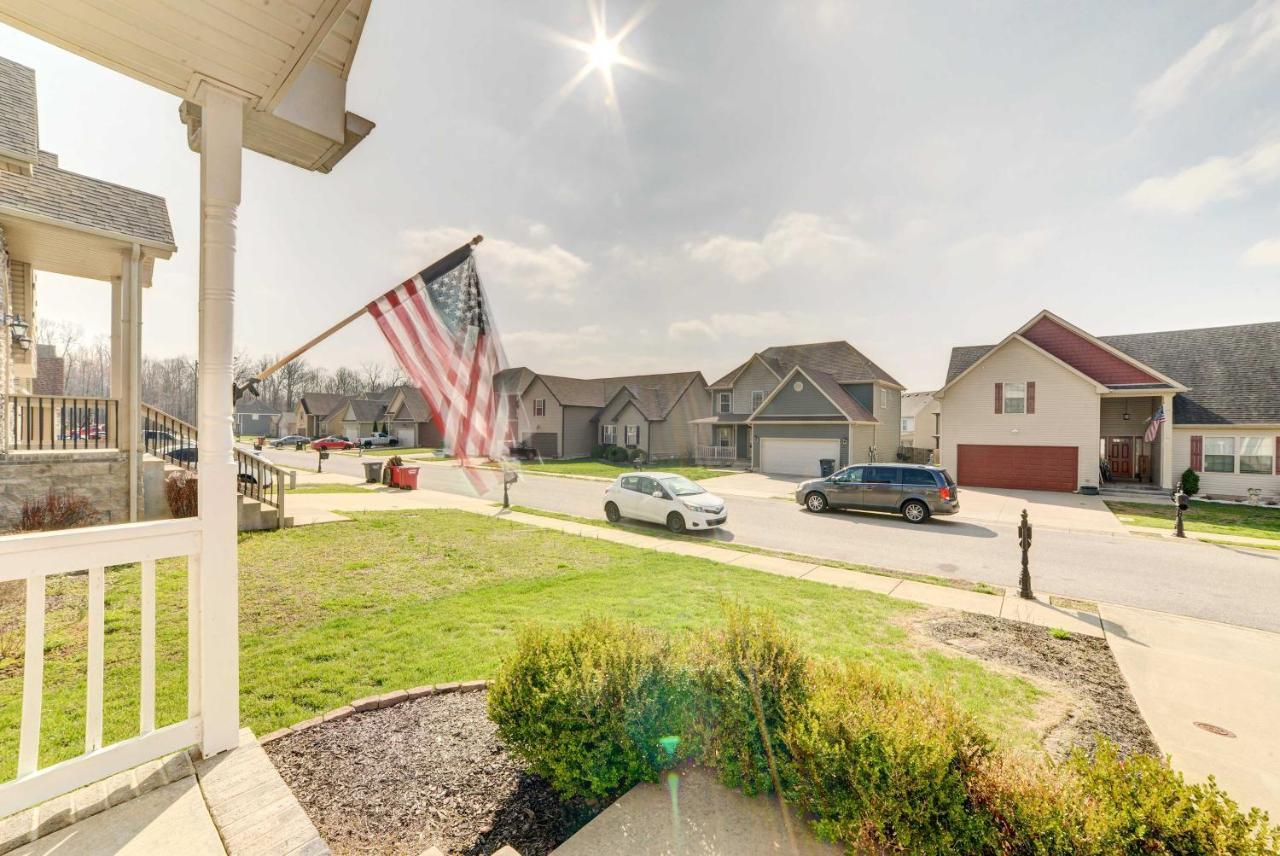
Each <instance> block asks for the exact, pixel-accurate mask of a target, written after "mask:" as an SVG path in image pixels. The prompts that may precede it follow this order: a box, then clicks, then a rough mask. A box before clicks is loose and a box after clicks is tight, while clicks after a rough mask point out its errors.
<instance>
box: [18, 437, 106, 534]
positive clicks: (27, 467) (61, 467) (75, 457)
mask: <svg viewBox="0 0 1280 856" xmlns="http://www.w3.org/2000/svg"><path fill="white" fill-rule="evenodd" d="M128 484H129V459H128V455H127V454H125V453H123V452H117V451H105V450H104V451H83V452H30V453H24V452H9V453H7V454H0V532H4V531H6V530H8V529H10V528H12V527H14V526H16V525H17V523H18V521H19V519H20V518H21V516H22V504H23V503H24V502H27V501H30V500H38V499H42V498H43V497H44V496H45V495H46V494H47V493H48V492H49V491H50V490H53V491H54V492H55V493H62V494H72V495H76V496H84V497H88V499H89V502H90V503H92V504H93V507H94V509H95V510H96V511H97V512H98V514H99V515H100V519H99V520H98V523H99V524H107V523H127V522H128V520H129V491H128V489H127V488H128Z"/></svg>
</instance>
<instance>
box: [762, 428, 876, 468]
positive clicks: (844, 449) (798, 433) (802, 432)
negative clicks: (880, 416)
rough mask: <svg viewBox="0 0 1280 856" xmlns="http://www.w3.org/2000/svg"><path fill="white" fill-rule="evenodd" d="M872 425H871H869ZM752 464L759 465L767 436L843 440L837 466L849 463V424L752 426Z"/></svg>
mask: <svg viewBox="0 0 1280 856" xmlns="http://www.w3.org/2000/svg"><path fill="white" fill-rule="evenodd" d="M859 427H861V426H859ZM867 427H870V426H867ZM752 428H753V431H754V434H755V436H754V438H753V440H752V458H751V460H752V464H753V466H758V463H757V462H758V461H759V460H760V440H761V439H763V438H765V437H790V438H799V439H806V440H807V439H814V440H818V439H822V440H841V441H843V442H841V443H840V460H839V461H837V462H836V466H837V467H844V466H848V464H849V426H848V425H770V424H767V423H763V424H758V425H754V426H752Z"/></svg>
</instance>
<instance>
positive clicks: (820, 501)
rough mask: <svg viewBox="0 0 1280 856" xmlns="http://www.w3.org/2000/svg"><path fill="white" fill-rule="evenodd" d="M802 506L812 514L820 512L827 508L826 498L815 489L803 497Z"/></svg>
mask: <svg viewBox="0 0 1280 856" xmlns="http://www.w3.org/2000/svg"><path fill="white" fill-rule="evenodd" d="M804 507H805V508H807V509H809V510H810V511H812V512H813V513H814V514H821V513H822V512H824V511H826V510H827V498H826V497H825V496H823V495H822V494H820V493H818V492H817V491H816V490H815V491H814V492H813V493H811V494H809V495H808V496H806V497H805V498H804Z"/></svg>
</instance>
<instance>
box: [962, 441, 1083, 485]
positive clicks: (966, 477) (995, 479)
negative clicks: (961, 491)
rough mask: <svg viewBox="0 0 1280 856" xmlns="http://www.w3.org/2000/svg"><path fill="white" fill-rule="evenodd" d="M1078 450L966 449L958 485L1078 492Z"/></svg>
mask: <svg viewBox="0 0 1280 856" xmlns="http://www.w3.org/2000/svg"><path fill="white" fill-rule="evenodd" d="M1079 451H1080V450H1079V449H1077V448H1076V447H1075V446H965V445H961V446H960V447H959V449H958V450H957V453H956V457H957V459H958V460H957V461H956V470H957V472H956V481H958V482H959V483H960V484H961V485H965V486H967V487H1008V488H1024V489H1028V490H1065V491H1073V490H1075V489H1076V487H1077V485H1076V478H1077V468H1076V456H1077V455H1078V454H1079Z"/></svg>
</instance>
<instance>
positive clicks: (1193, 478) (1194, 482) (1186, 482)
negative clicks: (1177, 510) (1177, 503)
mask: <svg viewBox="0 0 1280 856" xmlns="http://www.w3.org/2000/svg"><path fill="white" fill-rule="evenodd" d="M1182 489H1183V490H1185V491H1186V492H1187V496H1195V495H1196V494H1197V493H1199V492H1200V474H1199V473H1198V472H1196V471H1195V470H1193V469H1191V468H1190V467H1187V469H1186V470H1185V471H1183V473H1182Z"/></svg>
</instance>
